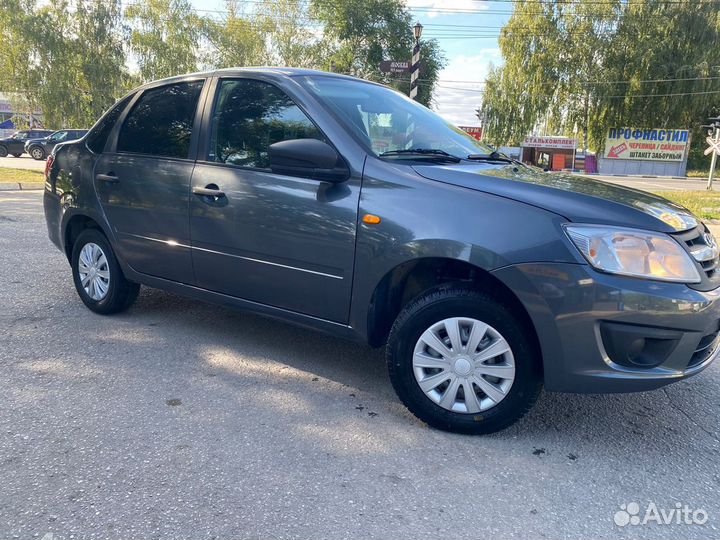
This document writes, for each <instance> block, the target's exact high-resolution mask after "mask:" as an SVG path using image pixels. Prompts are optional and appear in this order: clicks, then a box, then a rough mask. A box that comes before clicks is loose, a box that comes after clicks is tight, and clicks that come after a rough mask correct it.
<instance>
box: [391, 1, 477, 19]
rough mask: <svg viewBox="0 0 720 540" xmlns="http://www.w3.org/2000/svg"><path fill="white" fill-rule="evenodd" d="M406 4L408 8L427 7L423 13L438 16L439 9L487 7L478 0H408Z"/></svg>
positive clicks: (428, 15) (473, 9)
mask: <svg viewBox="0 0 720 540" xmlns="http://www.w3.org/2000/svg"><path fill="white" fill-rule="evenodd" d="M405 5H407V7H408V8H410V9H413V8H427V11H425V9H423V13H422V14H423V15H424V16H426V17H430V18H432V17H437V16H438V15H440V13H439V12H438V11H436V10H438V9H445V10H447V9H451V10H459V11H463V10H472V11H478V10H481V9H487V8H488V6H487V4H486V3H484V2H483V3H482V4H481V3H479V2H477V0H406V1H405Z"/></svg>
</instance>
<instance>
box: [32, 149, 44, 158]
mask: <svg viewBox="0 0 720 540" xmlns="http://www.w3.org/2000/svg"><path fill="white" fill-rule="evenodd" d="M33 157H34V158H41V157H42V150H38V149H37V148H36V149H35V150H33Z"/></svg>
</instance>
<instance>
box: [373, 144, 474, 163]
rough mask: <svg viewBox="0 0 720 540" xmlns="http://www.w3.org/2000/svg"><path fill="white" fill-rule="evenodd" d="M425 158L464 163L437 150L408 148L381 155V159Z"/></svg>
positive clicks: (443, 151) (389, 151)
mask: <svg viewBox="0 0 720 540" xmlns="http://www.w3.org/2000/svg"><path fill="white" fill-rule="evenodd" d="M405 155H408V156H413V155H415V156H423V157H428V158H434V159H442V160H445V161H451V162H453V163H460V161H462V160H461V159H460V158H459V157H457V156H453V155H452V154H448V153H447V152H446V151H445V150H440V149H437V148H406V149H401V150H388V151H387V152H383V153H382V154H380V157H392V156H405Z"/></svg>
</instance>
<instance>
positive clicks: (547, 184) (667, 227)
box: [413, 163, 698, 232]
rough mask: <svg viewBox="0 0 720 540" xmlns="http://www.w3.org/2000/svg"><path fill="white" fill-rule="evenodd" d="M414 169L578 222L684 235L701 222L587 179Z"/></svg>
mask: <svg viewBox="0 0 720 540" xmlns="http://www.w3.org/2000/svg"><path fill="white" fill-rule="evenodd" d="M413 169H414V170H415V171H416V172H417V173H418V174H420V175H421V176H423V177H425V178H428V179H431V180H437V181H439V182H445V183H448V184H453V185H456V186H462V187H466V188H469V189H473V190H477V191H483V192H486V193H492V194H494V195H499V196H501V197H506V198H509V199H514V200H517V201H521V202H524V203H527V204H531V205H533V206H537V207H540V208H544V209H546V210H549V211H551V212H554V213H556V214H559V215H561V216H564V217H566V218H567V219H568V220H570V221H574V222H580V223H598V224H605V225H619V226H625V227H628V226H629V227H636V228H640V229H649V230H654V231H661V232H678V231H684V230H687V229H691V228H693V227H695V226H696V225H697V223H698V221H697V219H696V218H695V217H693V215H692V214H691V213H690V211H689V210H687V209H686V208H684V207H682V206H680V205H677V204H675V203H672V202H670V201H668V200H667V199H663V198H662V197H658V196H656V195H652V194H650V193H647V192H644V191H639V190H637V189H632V188H626V187H622V186H617V185H614V184H609V183H607V182H601V181H599V180H595V179H593V178H588V177H587V176H577V175H572V174H563V173H549V172H544V171H542V170H541V169H538V168H536V167H527V166H524V165H519V164H518V165H514V164H507V165H505V164H503V165H497V164H492V163H477V164H475V163H472V164H466V163H459V164H448V165H415V166H413Z"/></svg>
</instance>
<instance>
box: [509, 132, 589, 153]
mask: <svg viewBox="0 0 720 540" xmlns="http://www.w3.org/2000/svg"><path fill="white" fill-rule="evenodd" d="M577 145H578V140H577V139H571V138H570V137H535V136H533V135H530V136H528V137H525V140H524V141H523V143H522V146H523V148H562V149H564V150H575V149H576V148H577Z"/></svg>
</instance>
